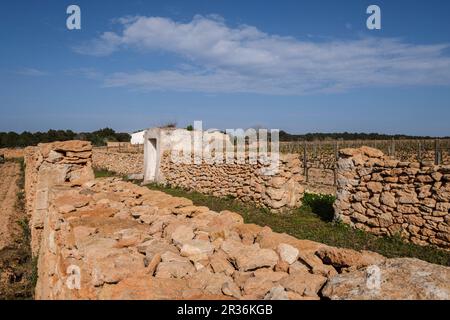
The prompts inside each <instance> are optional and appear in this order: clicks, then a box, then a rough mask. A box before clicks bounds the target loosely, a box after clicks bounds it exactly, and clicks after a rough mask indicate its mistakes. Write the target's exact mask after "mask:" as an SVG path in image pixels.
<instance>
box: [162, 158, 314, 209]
mask: <svg viewBox="0 0 450 320" xmlns="http://www.w3.org/2000/svg"><path fill="white" fill-rule="evenodd" d="M234 161H235V162H234V163H223V164H207V163H205V162H204V161H203V162H202V164H193V163H192V164H179V163H174V162H173V161H172V158H171V156H170V153H169V152H165V153H164V155H163V156H162V160H161V165H160V182H163V183H166V184H168V185H171V186H177V187H181V188H184V189H188V190H195V191H198V192H200V193H204V194H211V195H213V196H216V197H226V196H232V197H235V198H237V199H239V200H242V201H244V202H253V203H256V204H257V205H258V206H260V207H265V208H268V209H270V210H272V211H274V212H281V211H284V210H287V209H290V208H297V207H299V206H300V205H301V200H302V198H303V194H304V191H305V189H304V187H303V186H302V183H303V180H304V178H303V175H302V172H301V169H300V159H299V157H298V155H297V154H286V155H281V157H280V160H279V170H278V173H277V174H275V175H272V176H270V175H265V174H263V173H262V169H264V168H267V167H268V165H264V164H261V163H260V162H258V164H249V161H248V159H246V163H245V164H238V163H237V161H236V160H234Z"/></svg>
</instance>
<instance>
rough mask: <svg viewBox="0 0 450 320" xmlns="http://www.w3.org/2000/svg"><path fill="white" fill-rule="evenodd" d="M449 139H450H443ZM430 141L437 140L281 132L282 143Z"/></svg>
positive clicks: (425, 137) (369, 134) (390, 136)
mask: <svg viewBox="0 0 450 320" xmlns="http://www.w3.org/2000/svg"><path fill="white" fill-rule="evenodd" d="M442 138H444V139H449V137H442ZM392 139H394V140H428V139H435V137H430V136H408V135H404V134H396V135H389V134H379V133H350V132H342V133H307V134H289V133H287V132H285V131H282V130H281V131H280V141H285V142H286V141H289V142H291V141H305V140H306V141H318V140H319V141H325V140H345V141H351V140H392Z"/></svg>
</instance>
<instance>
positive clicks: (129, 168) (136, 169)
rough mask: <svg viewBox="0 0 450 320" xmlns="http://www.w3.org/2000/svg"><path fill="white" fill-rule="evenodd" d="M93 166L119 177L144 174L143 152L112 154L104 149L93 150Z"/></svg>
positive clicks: (112, 152)
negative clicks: (116, 174)
mask: <svg viewBox="0 0 450 320" xmlns="http://www.w3.org/2000/svg"><path fill="white" fill-rule="evenodd" d="M92 160H93V165H94V167H95V168H98V169H106V170H108V171H112V172H115V173H118V174H120V175H136V174H142V173H143V172H144V154H143V152H140V153H135V152H114V151H108V150H107V149H105V148H95V149H94V150H93V155H92Z"/></svg>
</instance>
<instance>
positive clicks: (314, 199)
mask: <svg viewBox="0 0 450 320" xmlns="http://www.w3.org/2000/svg"><path fill="white" fill-rule="evenodd" d="M335 200H336V197H334V196H332V195H329V194H316V193H305V195H304V197H303V205H305V206H308V207H309V208H310V209H311V211H312V212H313V213H315V214H317V215H318V216H320V217H321V218H322V219H323V220H325V221H333V218H334V208H333V204H334V201H335Z"/></svg>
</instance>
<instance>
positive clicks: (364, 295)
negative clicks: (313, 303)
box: [322, 259, 450, 300]
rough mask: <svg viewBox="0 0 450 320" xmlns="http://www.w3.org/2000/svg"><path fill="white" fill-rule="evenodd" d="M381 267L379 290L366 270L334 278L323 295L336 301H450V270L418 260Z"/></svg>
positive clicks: (407, 260) (403, 261) (395, 261)
mask: <svg viewBox="0 0 450 320" xmlns="http://www.w3.org/2000/svg"><path fill="white" fill-rule="evenodd" d="M378 267H379V270H380V277H381V278H380V280H381V282H380V286H379V287H378V286H377V285H376V283H377V281H376V278H374V277H376V275H374V274H373V272H372V273H371V276H370V275H369V274H368V273H367V268H365V269H362V270H358V271H353V272H350V273H344V274H341V275H338V276H336V277H334V278H331V280H330V281H329V282H328V283H327V285H326V286H325V288H324V289H323V290H322V294H323V295H324V296H325V297H327V298H330V299H333V300H449V299H450V282H449V279H450V268H446V267H442V266H437V265H432V264H429V263H426V262H423V261H420V260H417V259H392V260H386V261H385V262H384V263H382V264H380V265H378ZM373 283H375V285H374V284H373Z"/></svg>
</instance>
